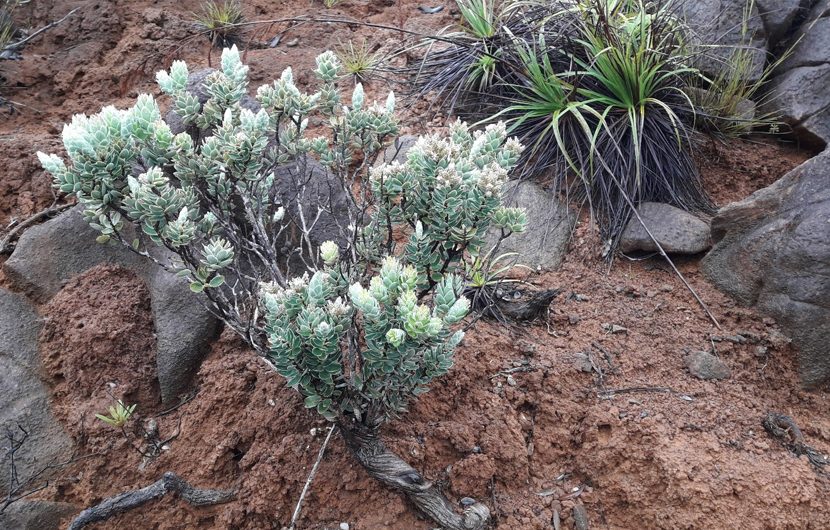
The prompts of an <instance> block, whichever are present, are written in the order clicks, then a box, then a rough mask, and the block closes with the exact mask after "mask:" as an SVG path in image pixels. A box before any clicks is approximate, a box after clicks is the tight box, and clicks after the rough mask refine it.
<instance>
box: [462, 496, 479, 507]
mask: <svg viewBox="0 0 830 530" xmlns="http://www.w3.org/2000/svg"><path fill="white" fill-rule="evenodd" d="M475 503H476V501H475V499H471V498H470V497H464V498H463V499H461V506H472V505H473V504H475Z"/></svg>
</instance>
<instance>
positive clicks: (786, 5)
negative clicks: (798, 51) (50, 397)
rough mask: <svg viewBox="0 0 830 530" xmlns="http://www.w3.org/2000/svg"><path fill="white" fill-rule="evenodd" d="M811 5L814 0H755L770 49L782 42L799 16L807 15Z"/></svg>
mask: <svg viewBox="0 0 830 530" xmlns="http://www.w3.org/2000/svg"><path fill="white" fill-rule="evenodd" d="M811 3H812V0H755V4H756V5H757V6H758V12H759V13H760V14H761V20H762V21H763V23H764V29H765V30H766V33H767V36H768V38H769V45H770V47H772V46H775V45H776V44H777V43H778V41H779V40H781V37H783V36H784V35H785V34H786V33H787V32H788V31H789V30H790V27H792V24H793V22H794V21H795V20H796V18H798V17H799V15H804V14H806V11H807V10H809V8H810V4H811Z"/></svg>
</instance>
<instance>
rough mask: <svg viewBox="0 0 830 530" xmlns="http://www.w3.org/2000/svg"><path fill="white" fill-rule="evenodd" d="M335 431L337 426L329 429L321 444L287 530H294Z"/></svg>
mask: <svg viewBox="0 0 830 530" xmlns="http://www.w3.org/2000/svg"><path fill="white" fill-rule="evenodd" d="M336 430H337V425H333V426H332V427H329V433H328V435H327V436H326V439H325V441H324V442H323V446H322V447H320V453H319V454H318V455H317V461H316V462H314V467H312V468H311V473H309V475H308V479H307V480H306V481H305V486H303V491H302V493H300V500H298V501H297V507H296V508H294V515H293V516H292V517H291V525H290V526H289V527H288V530H294V526H295V525H296V524H297V518H298V517H300V510H301V509H302V507H303V499H305V496H306V493H308V488H309V486H311V481H312V480H314V475H316V474H317V468H318V467H320V462H322V461H323V455H324V454H325V452H326V446H327V445H328V444H329V440H331V435H332V434H334V431H336Z"/></svg>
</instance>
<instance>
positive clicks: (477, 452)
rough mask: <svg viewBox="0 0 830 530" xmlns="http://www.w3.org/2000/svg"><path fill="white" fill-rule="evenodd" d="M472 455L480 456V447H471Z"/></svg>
mask: <svg viewBox="0 0 830 530" xmlns="http://www.w3.org/2000/svg"><path fill="white" fill-rule="evenodd" d="M473 454H475V455H477V454H481V447H479V446H477V445H474V446H473Z"/></svg>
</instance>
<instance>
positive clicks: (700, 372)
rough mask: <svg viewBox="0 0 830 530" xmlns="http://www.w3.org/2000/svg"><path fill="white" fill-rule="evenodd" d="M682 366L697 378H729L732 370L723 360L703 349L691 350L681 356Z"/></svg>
mask: <svg viewBox="0 0 830 530" xmlns="http://www.w3.org/2000/svg"><path fill="white" fill-rule="evenodd" d="M683 366H684V367H685V368H687V369H688V370H689V373H690V374H692V375H693V376H695V377H697V378H698V379H729V378H730V377H732V370H730V369H729V366H728V365H727V364H726V363H725V362H723V361H722V360H720V359H718V358H717V357H715V356H714V355H712V354H711V353H708V352H705V351H696V352H692V353H690V354H689V355H687V356H685V357H683Z"/></svg>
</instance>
